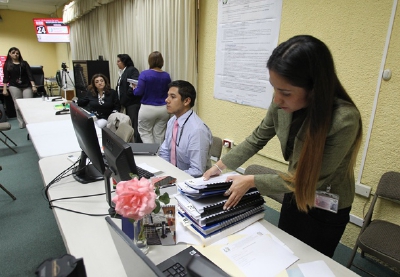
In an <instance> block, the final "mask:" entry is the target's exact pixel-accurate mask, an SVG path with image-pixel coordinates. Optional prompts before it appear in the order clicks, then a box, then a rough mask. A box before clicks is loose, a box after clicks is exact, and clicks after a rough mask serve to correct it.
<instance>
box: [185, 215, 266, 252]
mask: <svg viewBox="0 0 400 277" xmlns="http://www.w3.org/2000/svg"><path fill="white" fill-rule="evenodd" d="M263 217H264V213H263V212H260V213H256V214H253V215H252V216H249V217H247V218H246V217H243V218H241V220H239V221H237V222H235V223H233V224H231V225H229V226H226V227H224V228H222V229H220V230H217V231H215V232H213V233H211V234H203V233H202V232H200V231H199V230H197V229H196V228H194V227H193V226H192V223H191V221H190V220H189V219H188V218H186V217H185V216H184V215H182V214H181V213H178V220H180V221H181V222H182V223H183V225H185V226H186V228H187V229H188V230H189V231H191V232H192V233H193V234H195V235H196V237H197V238H198V239H199V241H200V243H201V245H202V246H204V247H205V246H208V245H210V244H213V243H214V242H217V241H219V240H221V239H223V238H226V237H227V236H229V235H232V234H234V233H236V232H238V231H240V230H242V229H244V228H246V227H247V226H249V225H251V224H253V223H254V222H256V221H258V220H260V219H262V218H263Z"/></svg>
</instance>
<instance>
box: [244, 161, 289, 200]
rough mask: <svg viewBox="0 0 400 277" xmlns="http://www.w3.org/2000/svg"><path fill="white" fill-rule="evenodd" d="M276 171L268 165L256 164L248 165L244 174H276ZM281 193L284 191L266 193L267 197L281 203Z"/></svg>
mask: <svg viewBox="0 0 400 277" xmlns="http://www.w3.org/2000/svg"><path fill="white" fill-rule="evenodd" d="M277 173H278V172H277V171H276V170H274V169H271V168H269V167H265V166H262V165H258V164H252V165H249V166H248V167H247V168H246V170H245V171H244V175H256V174H277ZM283 195H284V193H280V194H270V195H267V196H268V197H269V198H272V199H274V200H275V201H277V202H279V203H281V204H282V202H283Z"/></svg>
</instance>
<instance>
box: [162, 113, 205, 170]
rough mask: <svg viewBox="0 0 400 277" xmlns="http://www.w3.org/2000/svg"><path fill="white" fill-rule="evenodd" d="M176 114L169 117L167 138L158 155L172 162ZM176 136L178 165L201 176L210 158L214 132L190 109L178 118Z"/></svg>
mask: <svg viewBox="0 0 400 277" xmlns="http://www.w3.org/2000/svg"><path fill="white" fill-rule="evenodd" d="M175 120H177V119H176V116H173V117H171V118H170V119H169V121H168V124H167V131H166V133H165V140H164V142H163V143H162V145H161V147H160V150H159V152H158V155H159V156H160V157H161V158H163V159H164V160H166V161H168V162H171V155H170V154H171V140H172V129H173V127H174V122H175ZM178 125H179V127H178V133H177V136H176V144H177V145H176V166H177V167H178V168H179V169H181V170H183V171H185V172H186V173H188V174H190V175H191V176H193V177H200V176H202V175H203V173H204V172H205V170H206V165H207V161H208V159H209V158H210V147H211V143H212V134H211V131H210V129H209V128H208V127H207V125H206V124H204V122H203V121H202V120H201V119H200V117H199V116H198V115H197V114H196V113H195V112H194V111H193V110H189V111H187V112H186V113H185V114H183V115H182V116H180V117H179V118H178Z"/></svg>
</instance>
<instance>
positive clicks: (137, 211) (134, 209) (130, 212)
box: [112, 177, 157, 220]
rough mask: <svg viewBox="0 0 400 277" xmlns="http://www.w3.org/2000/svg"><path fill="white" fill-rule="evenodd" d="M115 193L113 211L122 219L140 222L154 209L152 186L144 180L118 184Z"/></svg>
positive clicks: (154, 195) (155, 196)
mask: <svg viewBox="0 0 400 277" xmlns="http://www.w3.org/2000/svg"><path fill="white" fill-rule="evenodd" d="M115 192H116V194H117V195H116V196H115V197H114V198H113V199H112V201H113V202H114V203H115V210H116V212H117V213H118V214H120V215H122V216H124V217H127V218H132V219H134V220H140V219H142V218H143V217H144V216H145V215H147V214H150V213H151V212H152V211H153V210H154V208H155V207H156V202H155V200H156V198H157V195H156V193H155V192H154V185H153V184H152V183H151V182H150V180H147V179H145V178H142V179H140V180H138V179H137V178H136V177H135V178H134V179H132V180H129V181H122V182H119V183H118V184H117V188H116V191H115Z"/></svg>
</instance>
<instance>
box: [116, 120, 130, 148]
mask: <svg viewBox="0 0 400 277" xmlns="http://www.w3.org/2000/svg"><path fill="white" fill-rule="evenodd" d="M133 133H134V130H133V128H132V126H131V125H129V124H128V123H120V124H119V127H118V129H117V130H116V131H115V134H116V135H117V136H119V137H120V138H122V139H123V140H124V141H125V142H129V143H133V142H135V139H134V137H133Z"/></svg>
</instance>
